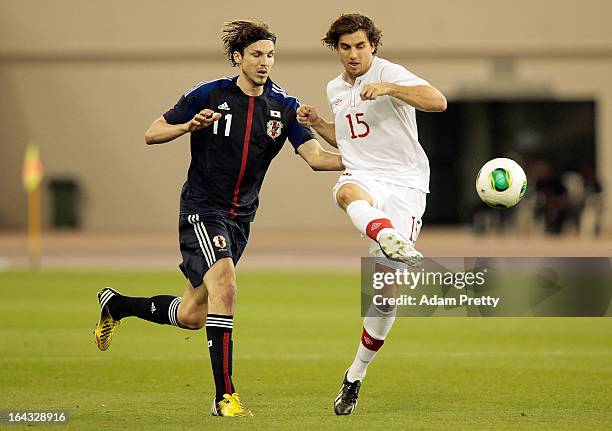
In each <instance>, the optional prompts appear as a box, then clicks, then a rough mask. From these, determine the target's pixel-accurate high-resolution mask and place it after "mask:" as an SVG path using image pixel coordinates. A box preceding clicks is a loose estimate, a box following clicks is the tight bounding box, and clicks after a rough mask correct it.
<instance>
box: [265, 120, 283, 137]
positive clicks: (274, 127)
mask: <svg viewBox="0 0 612 431" xmlns="http://www.w3.org/2000/svg"><path fill="white" fill-rule="evenodd" d="M282 131H283V123H282V122H281V121H278V120H269V121H268V124H267V127H266V132H267V133H268V136H269V137H271V138H272V139H276V138H278V137H279V136H280V134H281V132H282Z"/></svg>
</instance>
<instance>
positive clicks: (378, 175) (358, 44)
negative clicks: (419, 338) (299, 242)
mask: <svg viewBox="0 0 612 431" xmlns="http://www.w3.org/2000/svg"><path fill="white" fill-rule="evenodd" d="M381 35H382V34H381V31H380V30H379V29H378V28H376V26H375V25H374V23H373V21H372V20H371V19H370V18H368V17H366V16H364V15H361V14H346V15H342V16H340V17H339V18H338V19H337V20H335V21H334V22H333V23H332V25H331V27H330V29H329V30H328V32H327V34H326V36H325V38H323V42H324V43H325V44H326V45H327V46H328V47H330V48H331V49H333V50H335V51H337V54H338V57H339V59H340V62H341V63H342V65H343V66H344V72H343V73H342V74H341V75H339V76H338V77H336V78H335V79H333V80H331V81H330V82H329V83H328V84H327V98H328V102H329V104H330V107H331V109H332V112H333V114H334V120H333V121H331V122H330V121H327V120H325V119H324V118H322V117H321V116H320V115H319V114H318V113H317V110H316V109H315V108H314V107H312V106H308V105H302V106H301V107H300V108H299V109H298V111H297V114H298V115H297V119H298V121H299V122H300V123H302V124H306V125H309V126H312V127H313V128H314V129H315V130H316V131H317V133H318V134H319V135H321V136H322V137H323V138H324V139H325V140H326V141H327V142H329V143H330V144H331V145H333V146H335V147H337V148H338V149H339V150H340V153H341V154H342V161H343V163H344V166H345V167H346V171H345V172H344V173H342V174H341V175H340V178H339V180H338V182H337V183H336V185H335V186H334V188H333V197H334V200H335V201H336V203H337V204H338V205H339V206H340V207H341V208H342V209H343V210H345V211H346V213H347V215H348V216H349V218H350V219H351V221H352V222H353V224H354V225H355V227H356V228H357V229H358V230H359V231H360V232H361V233H362V234H363V235H367V236H368V237H369V238H370V239H371V241H370V243H371V244H370V255H371V256H375V257H383V256H385V257H387V258H389V259H391V260H394V261H399V262H404V263H407V264H409V265H411V266H415V265H418V264H419V263H420V262H421V260H422V259H423V255H422V254H421V253H420V252H418V251H417V250H416V249H415V248H414V243H415V241H416V239H417V237H418V236H419V232H420V230H421V226H422V221H421V217H422V216H423V213H424V211H425V199H426V194H427V193H429V161H428V159H427V155H426V154H425V152H424V151H423V148H422V147H421V144H420V143H419V141H418V134H417V124H416V117H415V109H419V110H421V111H429V112H441V111H444V110H445V109H446V99H445V97H444V96H443V95H442V93H440V92H439V91H438V90H437V89H435V88H434V87H432V86H431V85H430V84H429V83H428V82H427V81H425V80H424V79H421V78H419V77H418V76H416V75H414V74H413V73H411V72H409V71H408V70H406V69H405V68H404V67H403V66H400V65H398V64H394V63H391V62H390V61H387V60H384V59H382V58H380V57H377V56H376V52H377V49H378V47H379V45H380V43H381V42H380V39H381ZM395 312H396V310H395V309H391V310H389V309H378V308H377V307H374V306H371V307H370V310H369V311H368V313H367V314H366V317H365V318H364V324H363V332H362V335H361V340H360V343H359V347H358V350H357V354H356V355H355V359H354V361H353V363H352V364H351V366H350V367H349V368H348V370H347V372H346V374H345V376H344V381H343V384H342V386H341V388H340V391H339V393H338V396H337V397H336V399H335V401H334V411H335V412H336V414H338V415H348V414H350V413H351V412H352V411H353V410H354V408H355V406H356V404H357V399H358V396H359V389H360V387H361V382H362V380H363V378H364V377H365V375H366V371H367V367H368V365H369V364H370V362H372V360H373V359H374V356H375V355H376V352H377V351H378V350H379V349H380V347H381V346H382V345H383V343H384V340H385V338H386V336H387V334H388V333H389V331H390V329H391V326H392V325H393V321H394V320H395Z"/></svg>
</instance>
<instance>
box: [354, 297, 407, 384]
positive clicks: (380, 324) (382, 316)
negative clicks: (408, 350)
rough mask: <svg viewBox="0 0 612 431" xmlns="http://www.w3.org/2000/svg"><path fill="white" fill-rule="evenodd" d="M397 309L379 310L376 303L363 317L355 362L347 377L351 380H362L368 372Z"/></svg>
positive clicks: (389, 328) (391, 324)
mask: <svg viewBox="0 0 612 431" xmlns="http://www.w3.org/2000/svg"><path fill="white" fill-rule="evenodd" d="M395 315H396V309H395V308H394V309H393V310H391V311H388V312H385V311H381V310H379V309H378V308H377V307H376V306H374V304H372V305H371V306H370V308H369V309H368V312H367V313H366V317H365V318H364V319H363V333H362V335H361V340H360V341H359V346H358V347H357V353H356V355H355V359H354V360H353V363H352V364H351V366H350V367H349V369H348V372H347V375H346V378H347V380H348V381H349V382H354V381H356V380H360V381H362V380H363V379H364V377H365V375H366V373H367V370H368V366H369V365H370V363H371V362H372V361H373V360H374V357H375V356H376V353H377V352H378V350H379V349H380V348H381V347H382V345H383V344H384V342H385V338H387V335H388V334H389V331H390V330H391V327H392V326H393V322H394V321H395Z"/></svg>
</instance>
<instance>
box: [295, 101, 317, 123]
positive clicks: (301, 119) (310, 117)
mask: <svg viewBox="0 0 612 431" xmlns="http://www.w3.org/2000/svg"><path fill="white" fill-rule="evenodd" d="M296 118H297V121H298V123H300V124H303V125H305V126H312V125H313V124H314V122H315V121H317V120H318V119H319V114H318V113H317V110H316V109H315V107H314V106H309V105H302V106H300V107H299V108H298V110H297V117H296Z"/></svg>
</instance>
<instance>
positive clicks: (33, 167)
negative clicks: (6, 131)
mask: <svg viewBox="0 0 612 431" xmlns="http://www.w3.org/2000/svg"><path fill="white" fill-rule="evenodd" d="M21 175H22V179H23V186H24V187H25V189H26V191H27V193H28V254H29V255H30V266H31V267H32V269H35V268H38V267H39V266H40V262H41V255H42V240H41V229H40V227H41V226H40V225H41V213H40V212H41V211H40V194H41V191H40V190H41V189H40V187H41V182H42V177H43V165H42V162H41V161H40V154H39V152H38V147H36V146H35V145H32V144H30V145H28V146H27V147H26V152H25V157H24V159H23V168H22V173H21Z"/></svg>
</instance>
